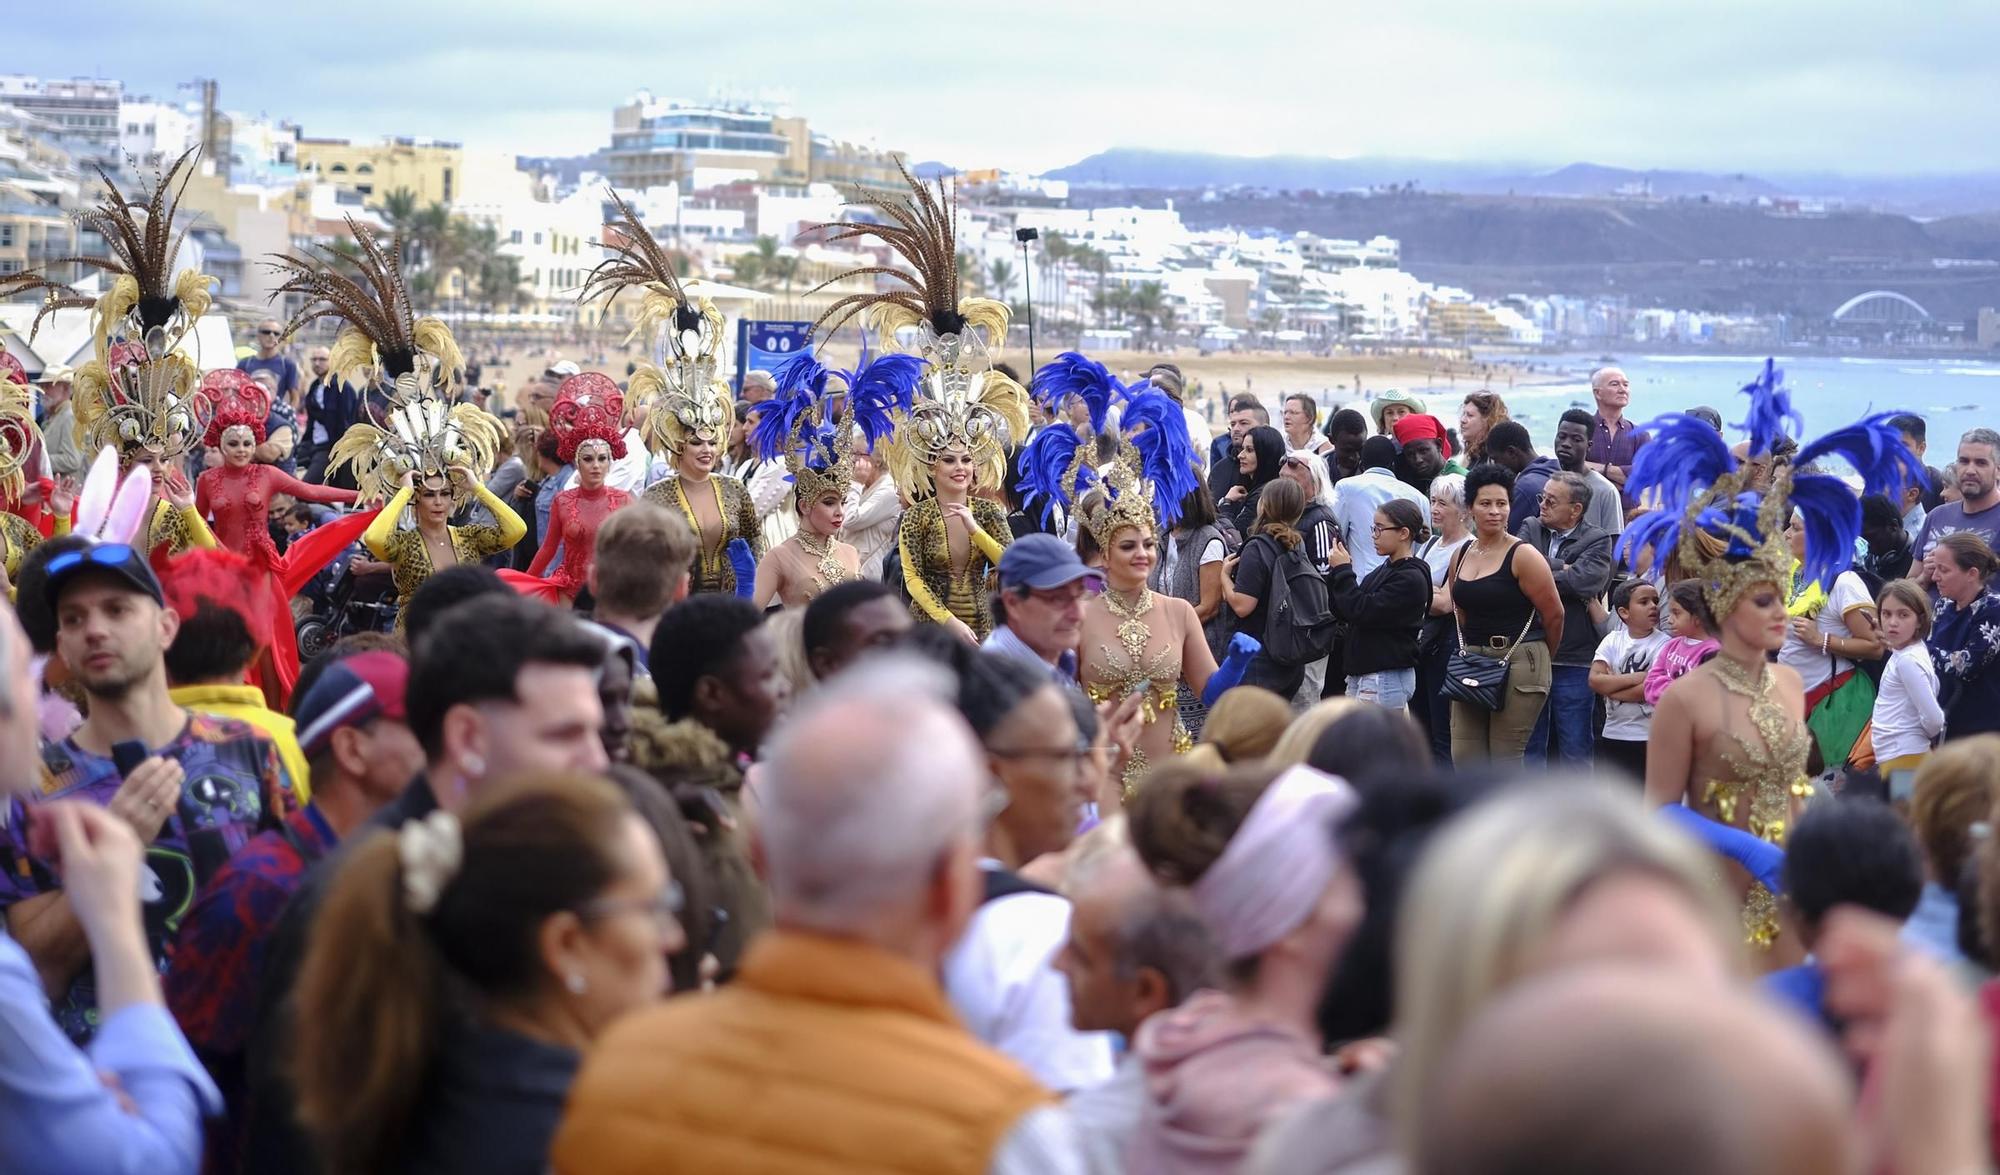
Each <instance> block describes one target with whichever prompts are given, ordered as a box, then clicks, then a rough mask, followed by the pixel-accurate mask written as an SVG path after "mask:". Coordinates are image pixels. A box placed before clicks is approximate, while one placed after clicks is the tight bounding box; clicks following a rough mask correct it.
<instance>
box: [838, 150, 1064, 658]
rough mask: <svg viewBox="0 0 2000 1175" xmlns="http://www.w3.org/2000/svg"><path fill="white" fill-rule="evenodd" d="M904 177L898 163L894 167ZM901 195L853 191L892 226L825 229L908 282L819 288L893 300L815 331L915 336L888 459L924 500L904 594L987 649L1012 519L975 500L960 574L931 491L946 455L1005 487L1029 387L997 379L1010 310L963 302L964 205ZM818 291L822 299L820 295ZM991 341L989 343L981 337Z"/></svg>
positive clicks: (1024, 428) (921, 611)
mask: <svg viewBox="0 0 2000 1175" xmlns="http://www.w3.org/2000/svg"><path fill="white" fill-rule="evenodd" d="M897 166H898V167H899V168H900V167H901V166H902V165H901V164H900V163H899V164H898V165H897ZM903 179H904V182H905V183H906V185H907V186H908V191H907V192H904V193H891V192H881V191H872V190H867V189H856V190H855V191H854V192H853V193H852V195H851V198H850V200H849V203H851V204H858V205H862V206H865V207H867V208H869V209H870V210H872V211H873V212H875V213H876V214H877V215H879V216H882V217H884V218H885V222H884V223H868V222H861V221H838V222H835V223H833V224H824V225H820V226H818V227H819V228H821V229H825V230H828V234H829V235H828V238H827V239H828V240H829V241H832V242H840V241H849V240H869V241H875V242H879V243H881V244H884V245H887V246H888V247H889V248H890V249H892V250H894V251H895V253H896V254H897V255H898V256H899V257H901V258H902V259H903V261H904V262H905V263H907V264H908V265H909V266H910V270H913V271H914V272H911V271H906V270H903V269H899V268H897V267H894V266H888V265H864V266H861V267H859V268H856V269H851V270H848V271H846V272H844V273H841V274H839V275H837V276H835V277H833V278H831V279H829V280H828V281H826V282H824V283H822V284H821V285H820V286H819V287H818V289H825V288H826V287H827V286H830V285H833V284H834V283H836V282H840V281H845V280H847V279H849V278H854V277H868V278H886V279H887V280H888V281H889V282H890V283H892V288H890V289H886V290H876V291H874V292H871V293H865V294H860V293H857V294H847V295H845V296H843V297H841V298H839V299H837V300H835V302H834V303H833V305H831V306H829V307H828V308H827V309H826V312H825V313H823V314H821V315H820V317H819V319H818V321H816V322H815V323H814V324H813V329H814V332H815V333H817V331H818V330H819V328H820V327H821V326H824V325H826V324H828V323H831V324H832V328H833V329H836V330H837V329H839V328H840V326H841V325H842V324H844V323H846V322H847V321H848V320H849V319H851V318H853V317H854V316H855V315H857V314H861V313H863V312H864V311H865V312H866V313H867V325H868V326H870V327H872V328H873V329H874V330H875V331H876V332H877V333H878V335H879V336H880V338H881V341H882V346H883V348H884V349H885V350H888V351H895V350H896V334H897V332H898V331H899V330H901V329H902V328H903V327H906V326H913V327H915V328H917V333H918V337H917V350H916V357H917V358H919V359H920V360H921V362H922V363H923V368H924V370H923V378H922V379H921V380H920V381H919V383H918V385H917V388H916V394H915V397H914V403H913V405H912V407H911V408H910V409H909V410H908V411H907V412H906V413H904V415H903V417H902V419H901V420H899V421H898V422H897V427H896V431H895V433H894V434H893V435H892V436H891V437H889V439H888V441H887V442H886V443H885V444H884V445H883V447H882V456H883V460H884V462H885V464H886V465H887V467H888V469H889V473H890V475H891V476H892V477H894V478H895V480H896V484H897V485H899V486H902V487H905V488H906V489H908V490H909V491H910V492H911V493H912V494H914V495H916V496H917V497H918V499H919V500H918V501H917V503H916V504H915V505H913V506H911V507H910V509H909V510H908V511H906V512H905V513H904V515H903V521H902V523H901V525H900V526H899V527H898V528H897V533H896V547H897V551H898V553H899V556H900V558H901V559H902V564H903V586H904V588H905V589H906V590H907V591H908V592H909V593H910V601H911V612H912V615H914V616H915V617H916V618H917V619H918V620H920V621H928V622H932V623H938V624H942V623H944V622H945V621H947V620H950V619H954V618H956V619H958V620H960V621H963V622H964V623H965V624H966V625H967V626H969V627H970V628H971V629H972V631H973V634H974V635H975V636H977V637H978V638H979V639H980V640H985V639H986V636H987V634H988V633H990V632H991V631H992V630H993V614H992V609H991V607H990V606H989V604H988V603H987V599H986V579H987V575H988V574H989V573H990V572H991V570H992V569H993V568H994V567H995V566H997V565H998V564H999V562H1000V555H1001V552H1002V551H1004V550H1005V549H1006V546H1007V544H1008V543H1009V542H1011V541H1013V534H1012V532H1011V531H1010V530H1009V529H1008V528H1007V513H1006V511H1005V510H1003V509H1002V508H1001V507H1000V506H999V505H998V504H996V503H994V502H991V501H989V500H987V499H984V498H977V497H975V498H973V499H971V501H970V502H969V503H968V505H969V506H970V507H971V509H972V516H973V521H974V523H975V526H974V528H973V530H972V533H971V535H970V539H971V544H970V545H971V551H970V552H969V553H968V555H967V558H966V561H965V565H964V566H962V567H954V566H953V565H952V559H951V545H950V541H949V531H948V529H947V528H946V526H945V521H944V511H943V509H942V508H941V506H940V504H939V502H938V500H937V498H936V496H935V494H934V486H933V485H932V481H931V468H932V466H934V465H936V464H937V462H938V460H939V459H940V458H941V457H943V456H944V455H945V454H946V453H964V454H967V455H969V456H970V457H971V458H972V460H973V463H974V465H975V467H976V469H977V477H978V479H979V483H980V484H983V485H986V486H989V487H997V486H998V485H999V484H1000V482H1001V480H1002V479H1003V478H1004V477H1005V476H1006V468H1007V450H1008V448H1009V446H1011V445H1015V444H1018V443H1020V441H1021V440H1022V439H1023V438H1025V437H1026V436H1027V435H1028V398H1027V394H1026V392H1025V391H1023V390H1022V388H1021V385H1020V384H1018V383H1016V382H1014V381H1013V380H1011V379H1009V378H1007V376H1006V375H1004V374H1003V373H1001V372H999V371H996V370H994V368H993V360H992V357H991V356H990V355H989V353H988V347H989V346H992V347H997V346H998V345H999V344H1000V343H1002V342H1003V341H1005V339H1006V337H1007V321H1008V313H1007V307H1006V305H1005V304H1003V303H1000V302H995V301H993V300H991V299H988V298H966V299H962V300H961V299H960V298H959V280H958V235H957V227H956V225H955V223H954V220H955V216H956V213H957V205H956V203H955V202H953V201H952V200H951V199H950V197H949V196H948V195H947V193H946V192H945V189H944V181H943V180H942V179H940V180H939V181H938V186H937V190H936V191H935V192H933V191H932V190H931V189H930V188H928V187H926V186H925V185H924V184H922V183H920V182H918V181H917V179H916V178H915V177H913V176H911V175H910V173H909V170H908V169H907V168H904V169H903ZM818 289H816V290H815V291H814V292H815V293H817V292H818ZM981 330H984V331H985V332H986V333H985V337H984V338H982V337H981V336H980V334H979V332H980V331H981Z"/></svg>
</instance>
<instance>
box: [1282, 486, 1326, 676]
mask: <svg viewBox="0 0 2000 1175" xmlns="http://www.w3.org/2000/svg"><path fill="white" fill-rule="evenodd" d="M1278 468H1279V471H1280V476H1282V477H1287V478H1290V479H1291V480H1292V481H1294V482H1296V483H1297V484H1298V487H1299V488H1300V489H1301V490H1304V491H1305V495H1306V508H1305V510H1304V512H1303V513H1301V514H1300V515H1299V533H1300V534H1302V535H1304V536H1305V537H1306V552H1307V554H1308V555H1309V556H1310V557H1311V559H1312V561H1313V566H1315V567H1318V568H1319V570H1320V574H1321V575H1324V574H1326V573H1327V571H1328V570H1329V568H1330V564H1329V563H1328V562H1327V560H1328V558H1329V557H1330V556H1331V555H1332V554H1333V544H1334V543H1335V541H1336V528H1337V526H1338V524H1337V523H1336V522H1335V521H1334V517H1333V489H1332V487H1331V486H1329V485H1328V484H1327V481H1326V464H1325V462H1322V461H1319V460H1317V459H1315V458H1314V457H1313V455H1312V454H1310V453H1304V452H1300V451H1299V450H1297V449H1293V450H1292V451H1291V452H1289V453H1286V454H1285V456H1284V460H1283V461H1281V462H1280V463H1279V466H1278ZM1313 696H1314V697H1318V696H1319V695H1317V694H1314V695H1313Z"/></svg>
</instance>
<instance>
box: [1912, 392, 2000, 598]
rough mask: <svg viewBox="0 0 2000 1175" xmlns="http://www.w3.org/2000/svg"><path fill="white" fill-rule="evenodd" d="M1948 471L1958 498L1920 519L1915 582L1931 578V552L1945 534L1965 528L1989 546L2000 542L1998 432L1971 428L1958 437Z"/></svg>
mask: <svg viewBox="0 0 2000 1175" xmlns="http://www.w3.org/2000/svg"><path fill="white" fill-rule="evenodd" d="M1952 471H1953V473H1955V474H1956V475H1957V480H1958V495H1959V500H1958V501H1956V502H1946V503H1944V504H1943V505H1941V506H1939V507H1938V508H1937V509H1935V510H1933V511H1931V512H1930V514H1929V515H1927V516H1926V517H1925V518H1924V529H1923V533H1921V534H1919V535H1918V536H1917V545H1916V553H1917V560H1918V563H1919V565H1918V566H1916V567H1912V568H1911V575H1912V578H1914V579H1915V580H1916V581H1917V582H1918V583H1923V584H1928V583H1929V582H1930V581H1931V569H1930V565H1929V564H1930V555H1931V552H1932V551H1933V550H1935V549H1937V545H1938V540H1939V539H1941V538H1943V537H1944V536H1946V535H1948V534H1956V533H1958V532H1959V531H1961V530H1969V531H1971V532H1972V533H1974V534H1976V535H1978V536H1979V537H1980V538H1983V539H1985V540H1986V545H1987V546H1989V547H1991V546H1994V545H1995V544H1996V543H2000V433H1996V432H1994V431H1993V430H1992V429H1990V428H1975V429H1973V430H1972V431H1971V432H1968V433H1966V434H1965V435H1964V436H1963V437H1960V438H1959V441H1958V464H1957V465H1955V466H1953V467H1952Z"/></svg>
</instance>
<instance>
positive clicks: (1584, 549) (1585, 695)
mask: <svg viewBox="0 0 2000 1175" xmlns="http://www.w3.org/2000/svg"><path fill="white" fill-rule="evenodd" d="M1524 480H1525V479H1524ZM1515 484H1516V487H1517V488H1518V486H1519V484H1520V483H1519V482H1517V483H1515ZM1590 502H1591V490H1590V485H1589V483H1587V482H1585V481H1584V480H1583V475H1581V474H1577V473H1570V472H1567V471H1558V472H1557V473H1555V474H1553V475H1551V476H1550V477H1549V479H1548V480H1547V481H1546V482H1544V483H1543V490H1542V501H1541V514H1540V516H1539V517H1536V518H1530V519H1528V520H1527V521H1526V522H1523V523H1522V524H1521V526H1520V529H1519V530H1518V531H1516V532H1515V533H1516V534H1518V535H1520V536H1521V539H1522V541H1523V542H1526V543H1527V544H1528V545H1529V546H1532V547H1533V548H1534V549H1535V550H1537V551H1539V552H1541V554H1542V557H1543V558H1544V559H1546V560H1547V561H1548V567H1549V572H1550V574H1551V575H1553V576H1554V577H1555V581H1556V594H1557V595H1558V596H1560V597H1561V598H1562V607H1563V625H1562V631H1563V639H1562V643H1561V644H1560V645H1558V646H1556V648H1555V653H1554V656H1553V657H1552V658H1551V665H1552V668H1551V670H1550V680H1549V702H1548V705H1546V706H1544V707H1543V708H1542V716H1541V717H1540V718H1538V719H1536V721H1535V730H1534V733H1532V734H1530V735H1529V736H1528V759H1529V761H1531V762H1536V763H1541V762H1547V761H1548V760H1550V759H1552V758H1553V759H1560V760H1561V761H1562V763H1563V765H1564V766H1566V767H1575V768H1579V769H1581V770H1585V771H1588V770H1589V769H1590V762H1591V752H1592V750H1593V749H1594V746H1593V744H1594V742H1595V739H1594V736H1593V734H1592V723H1593V719H1592V712H1593V711H1594V710H1595V709H1596V696H1595V695H1594V694H1593V693H1592V692H1591V688H1590V667H1591V664H1592V663H1593V662H1594V661H1595V660H1596V657H1597V625H1596V623H1595V622H1593V621H1592V620H1591V613H1592V611H1593V610H1595V609H1597V608H1599V607H1600V606H1601V605H1602V603H1603V600H1604V590H1605V588H1607V587H1609V586H1610V584H1611V566H1612V562H1613V557H1612V546H1613V544H1612V536H1610V535H1608V534H1606V533H1604V532H1603V531H1601V530H1599V529H1597V528H1596V527H1595V526H1592V525H1591V524H1590V523H1589V522H1586V521H1585V520H1584V519H1585V517H1586V516H1587V515H1588V514H1589V513H1590Z"/></svg>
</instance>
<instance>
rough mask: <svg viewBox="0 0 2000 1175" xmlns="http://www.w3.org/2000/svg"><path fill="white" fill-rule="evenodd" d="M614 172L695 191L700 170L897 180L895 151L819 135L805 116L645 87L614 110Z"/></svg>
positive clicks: (631, 182) (616, 178)
mask: <svg viewBox="0 0 2000 1175" xmlns="http://www.w3.org/2000/svg"><path fill="white" fill-rule="evenodd" d="M609 171H610V176H609V178H610V180H611V182H612V184H614V185H615V186H617V187H619V188H633V189H644V188H657V187H666V186H669V185H671V186H675V187H679V188H682V189H683V190H691V189H692V188H694V187H695V186H697V185H696V178H697V177H696V172H697V171H700V172H706V173H711V174H713V175H716V176H717V177H718V178H721V179H748V180H756V181H759V182H765V183H783V184H810V183H840V184H879V185H893V184H895V183H897V182H899V181H898V176H897V173H896V162H895V157H894V156H893V155H891V154H890V153H889V152H887V151H883V150H879V149H877V148H873V147H866V146H861V145H858V144H854V143H848V142H842V141H839V140H836V139H833V138H831V137H830V136H827V135H816V134H813V133H812V131H811V129H810V128H809V127H808V126H807V125H806V120H805V119H803V118H798V117H794V116H790V115H778V114H774V113H772V112H770V111H768V110H759V109H757V108H755V107H749V106H730V105H708V104H697V103H683V102H673V101H660V100H657V99H655V98H654V97H653V96H652V95H651V94H648V93H644V92H641V93H640V94H638V95H637V96H636V97H634V98H633V99H632V101H630V102H627V103H626V104H625V105H623V106H619V107H617V108H615V109H613V110H612V112H611V159H610V167H609Z"/></svg>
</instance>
